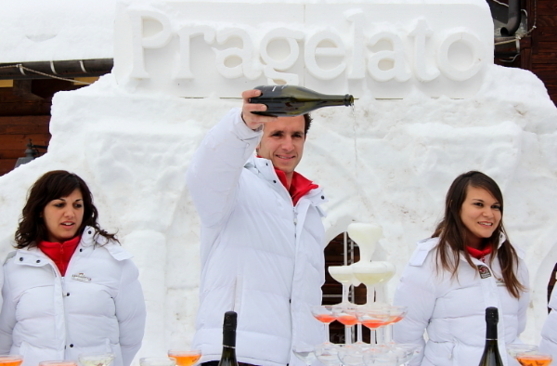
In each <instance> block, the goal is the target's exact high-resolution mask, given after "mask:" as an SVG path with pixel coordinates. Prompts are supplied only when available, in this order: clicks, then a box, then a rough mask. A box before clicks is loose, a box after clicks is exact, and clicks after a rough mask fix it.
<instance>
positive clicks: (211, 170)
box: [186, 108, 262, 226]
mask: <svg viewBox="0 0 557 366" xmlns="http://www.w3.org/2000/svg"><path fill="white" fill-rule="evenodd" d="M240 114H241V111H240V109H238V108H235V109H232V110H231V111H230V112H229V113H228V114H227V115H226V116H225V117H224V118H223V119H222V120H221V121H220V122H219V123H218V124H217V125H216V126H214V127H213V128H212V129H211V130H210V131H209V132H208V133H207V135H206V136H205V138H204V139H203V141H202V142H201V144H200V146H199V147H198V149H197V151H196V152H195V154H194V156H193V158H192V161H191V163H190V166H189V168H188V171H187V173H186V182H187V185H188V189H189V191H190V194H191V197H192V200H193V203H194V205H195V207H196V208H197V211H198V213H199V217H200V219H201V221H202V222H203V224H204V225H205V226H213V225H216V224H218V223H219V222H221V221H222V220H223V219H224V218H225V217H227V216H228V214H229V213H230V211H231V210H232V208H233V206H234V202H235V198H236V188H237V186H238V181H239V179H240V174H241V173H242V169H243V167H244V164H245V163H246V161H247V160H248V158H249V157H250V156H251V155H252V154H253V153H254V151H255V148H256V146H257V144H258V143H259V141H260V140H261V136H262V132H261V131H253V130H251V129H250V128H249V127H247V126H246V124H245V123H244V122H243V120H242V117H241V115H240Z"/></svg>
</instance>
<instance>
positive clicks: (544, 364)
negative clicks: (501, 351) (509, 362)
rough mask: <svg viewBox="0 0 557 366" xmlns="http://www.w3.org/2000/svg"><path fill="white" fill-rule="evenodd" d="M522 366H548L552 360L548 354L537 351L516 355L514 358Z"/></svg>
mask: <svg viewBox="0 0 557 366" xmlns="http://www.w3.org/2000/svg"><path fill="white" fill-rule="evenodd" d="M514 358H516V360H517V361H518V362H519V363H520V364H521V365H522V366H549V365H551V361H553V358H552V357H551V355H550V354H548V353H541V352H537V351H531V352H525V353H518V354H516V356H515V357H514Z"/></svg>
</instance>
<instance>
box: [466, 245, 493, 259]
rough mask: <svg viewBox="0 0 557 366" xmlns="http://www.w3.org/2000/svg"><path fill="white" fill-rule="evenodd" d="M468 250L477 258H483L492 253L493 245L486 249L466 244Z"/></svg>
mask: <svg viewBox="0 0 557 366" xmlns="http://www.w3.org/2000/svg"><path fill="white" fill-rule="evenodd" d="M466 250H467V251H468V254H470V255H471V256H472V257H474V258H476V259H480V260H481V259H482V258H483V257H485V256H486V255H488V254H490V253H491V247H487V248H485V249H481V250H480V249H476V248H472V247H469V246H466Z"/></svg>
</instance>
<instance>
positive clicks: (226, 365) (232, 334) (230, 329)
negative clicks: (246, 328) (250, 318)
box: [219, 311, 238, 366]
mask: <svg viewBox="0 0 557 366" xmlns="http://www.w3.org/2000/svg"><path fill="white" fill-rule="evenodd" d="M237 317H238V315H237V314H236V312H234V311H227V312H226V313H224V324H223V327H222V356H221V358H220V361H219V366H238V361H237V360H236V323H237V320H236V319H237Z"/></svg>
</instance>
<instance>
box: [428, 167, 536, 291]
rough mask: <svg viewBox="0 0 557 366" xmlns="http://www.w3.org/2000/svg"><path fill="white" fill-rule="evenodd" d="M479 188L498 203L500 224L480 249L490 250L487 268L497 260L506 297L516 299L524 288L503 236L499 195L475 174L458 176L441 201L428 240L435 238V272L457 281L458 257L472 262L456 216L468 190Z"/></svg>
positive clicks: (487, 180)
mask: <svg viewBox="0 0 557 366" xmlns="http://www.w3.org/2000/svg"><path fill="white" fill-rule="evenodd" d="M470 186H472V187H475V188H483V189H485V190H486V191H488V192H489V193H491V195H492V196H493V197H494V198H495V199H496V200H497V201H498V202H499V204H500V205H501V221H500V222H499V226H498V227H497V228H496V229H495V230H494V231H493V234H492V235H491V237H489V238H485V239H483V245H484V248H487V247H491V252H492V255H491V259H490V264H491V263H492V262H493V261H494V260H495V257H497V259H498V260H499V264H500V266H501V272H502V273H501V274H502V276H503V281H504V282H505V286H506V287H507V290H508V291H509V293H510V294H511V295H512V296H513V297H515V298H519V297H520V291H524V290H525V286H524V285H522V284H521V283H520V281H519V280H518V278H517V276H516V270H517V268H518V255H517V254H516V250H515V249H514V247H513V246H512V245H511V243H510V241H509V240H508V239H507V238H508V236H507V233H506V232H505V228H504V226H503V207H504V206H503V194H502V193H501V190H500V189H499V186H498V185H497V183H496V182H495V181H494V180H493V179H491V178H490V177H488V176H487V175H485V174H484V173H481V172H478V171H470V172H468V173H464V174H461V175H459V176H458V177H457V178H456V179H455V180H454V181H453V183H452V184H451V186H450V188H449V191H448V192H447V196H446V198H445V217H444V218H443V220H442V221H441V222H440V223H439V224H438V225H437V228H436V229H435V232H434V233H433V235H432V236H431V237H432V238H435V237H439V243H438V244H437V258H436V259H437V269H438V270H440V269H443V270H446V271H448V272H450V273H451V276H453V277H458V274H457V271H458V266H459V258H460V255H461V254H463V255H464V258H466V261H467V262H468V263H469V264H470V265H471V266H472V267H476V265H475V264H474V263H473V262H472V258H471V256H470V254H469V253H468V251H467V250H466V243H468V238H469V236H470V232H469V231H468V229H467V228H466V226H465V225H464V223H463V222H462V219H461V217H460V212H461V208H462V204H463V202H464V201H465V200H466V194H467V191H468V187H470ZM501 234H504V235H505V241H504V243H503V244H502V245H501V246H499V238H500V235H501Z"/></svg>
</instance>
